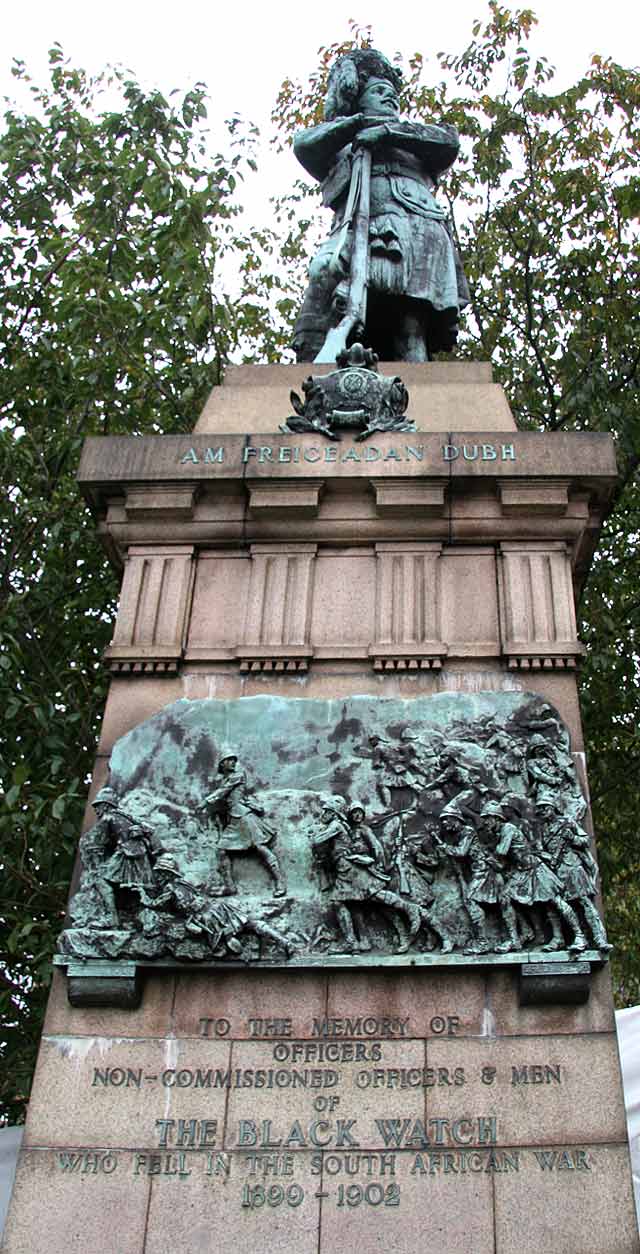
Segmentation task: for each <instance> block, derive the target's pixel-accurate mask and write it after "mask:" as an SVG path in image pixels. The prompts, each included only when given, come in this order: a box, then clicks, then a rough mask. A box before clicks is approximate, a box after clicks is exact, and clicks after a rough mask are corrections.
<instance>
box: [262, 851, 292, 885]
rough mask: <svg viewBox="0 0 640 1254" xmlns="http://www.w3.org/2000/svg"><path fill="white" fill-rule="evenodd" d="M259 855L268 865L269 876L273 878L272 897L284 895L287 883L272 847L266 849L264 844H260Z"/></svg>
mask: <svg viewBox="0 0 640 1254" xmlns="http://www.w3.org/2000/svg"><path fill="white" fill-rule="evenodd" d="M260 857H261V858H262V861H263V862H265V863H266V865H267V866H268V868H269V871H270V872H271V876H272V878H273V879H274V880H275V885H276V886H275V888H274V890H273V895H274V897H284V896H285V894H286V891H287V884H286V880H285V878H284V875H283V874H282V868H281V866H280V863H279V862H278V859H277V857H276V855H275V853H274V852H273V850H272V849H268V848H267V846H266V845H261V846H260Z"/></svg>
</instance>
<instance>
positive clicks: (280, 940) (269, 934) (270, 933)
mask: <svg viewBox="0 0 640 1254" xmlns="http://www.w3.org/2000/svg"><path fill="white" fill-rule="evenodd" d="M252 926H253V930H254V932H257V933H258V936H266V938H267V940H271V941H274V943H275V944H276V945H279V946H280V949H284V952H285V954H286V956H287V958H290V957H291V955H292V954H293V945H292V944H291V941H288V940H287V938H286V936H281V934H280V932H276V930H275V928H274V927H269V924H268V923H263V922H262V920H260V921H257V920H254V922H253V924H252Z"/></svg>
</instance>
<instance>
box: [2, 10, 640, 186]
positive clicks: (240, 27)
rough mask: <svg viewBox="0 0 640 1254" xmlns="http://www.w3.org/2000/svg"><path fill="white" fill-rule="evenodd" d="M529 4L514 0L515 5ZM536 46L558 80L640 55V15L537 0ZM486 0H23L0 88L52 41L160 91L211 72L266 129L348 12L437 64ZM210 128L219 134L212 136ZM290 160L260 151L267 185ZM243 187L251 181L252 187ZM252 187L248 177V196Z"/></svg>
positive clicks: (382, 41) (288, 171) (378, 38)
mask: <svg viewBox="0 0 640 1254" xmlns="http://www.w3.org/2000/svg"><path fill="white" fill-rule="evenodd" d="M516 7H524V6H523V5H520V6H516V5H515V4H513V5H512V8H516ZM531 7H532V8H533V9H534V11H535V12H536V13H537V15H538V19H539V24H538V28H537V31H536V34H535V36H534V41H533V42H534V47H535V49H536V51H538V52H541V53H543V54H544V55H545V56H547V57H548V59H549V60H550V61H551V62H552V64H554V65H556V66H557V68H558V80H557V85H558V86H559V87H562V86H563V85H567V84H568V83H570V82H572V81H574V80H575V79H576V78H577V77H578V76H579V75H580V74H581V73H582V72H583V71H584V70H585V69H586V68H587V66H588V63H589V59H590V57H591V55H592V54H593V53H594V52H598V53H600V54H602V55H610V56H612V57H614V58H615V59H616V60H618V61H621V62H622V63H623V64H625V65H632V64H636V65H637V64H638V62H639V61H640V47H639V40H638V36H639V34H640V18H639V17H638V9H637V8H636V6H635V4H633V3H632V0H604V3H603V0H597V2H596V0H537V2H534V3H532V4H531ZM487 14H488V6H487V3H486V0H448V3H444V4H443V3H441V4H439V5H433V4H430V5H429V4H425V3H420V4H418V3H415V0H414V3H413V4H410V5H409V4H405V5H404V6H402V5H399V4H393V3H391V2H390V0H344V3H339V2H338V0H319V2H318V3H317V4H315V5H314V4H309V3H308V2H307V3H301V2H300V0H298V3H294V0H272V3H271V4H269V3H265V2H264V0H262V3H259V4H256V3H255V2H252V0H249V3H247V0H244V2H243V0H235V2H234V0H217V2H216V0H209V2H208V3H203V0H177V2H172V3H167V0H155V2H154V3H151V2H150V0H110V2H109V3H106V4H105V3H103V4H100V5H96V4H93V5H90V4H88V3H87V0H57V3H52V2H51V0H46V2H45V0H28V2H24V0H23V3H21V4H20V3H15V2H14V3H13V4H11V5H7V6H4V8H3V16H2V34H3V40H2V44H3V52H2V53H0V95H6V94H11V93H12V92H13V91H14V90H15V83H14V80H13V79H12V77H11V73H10V66H11V60H12V58H13V57H19V58H21V59H22V60H24V61H26V62H27V65H28V66H29V67H30V69H31V70H32V72H33V74H34V76H35V77H36V81H38V80H40V81H42V80H43V77H44V71H45V68H46V63H47V49H48V48H49V47H50V45H51V44H52V43H53V42H54V41H55V40H57V41H58V42H59V43H61V44H62V46H63V48H64V51H65V53H66V55H67V56H68V57H70V58H71V60H72V61H73V63H74V64H76V65H78V66H82V67H83V68H85V69H87V70H89V71H90V72H96V71H98V70H100V69H102V68H103V67H104V66H105V65H106V64H107V63H114V62H118V63H121V64H124V65H125V66H126V67H127V68H128V69H130V70H132V71H133V72H134V73H135V74H136V76H137V77H138V78H139V79H140V80H141V81H142V83H143V85H144V86H146V87H151V86H157V87H160V88H161V89H162V90H163V91H164V92H165V93H166V92H168V91H170V90H171V89H172V88H174V87H189V86H191V85H192V84H193V83H194V82H195V81H197V80H201V81H203V82H204V83H206V85H207V87H208V89H209V92H210V95H211V98H212V104H211V109H210V118H211V122H212V126H213V129H214V132H215V123H216V120H218V119H219V120H222V119H224V118H225V117H228V116H229V115H230V114H232V113H241V114H242V115H243V116H244V117H246V118H248V119H250V120H251V121H253V122H256V123H257V124H258V125H259V126H260V128H261V130H262V132H263V134H265V135H266V133H267V132H268V130H269V113H270V110H271V108H272V106H273V103H274V101H275V97H276V93H277V91H278V88H279V86H280V83H281V82H282V80H283V79H284V78H285V77H286V76H290V77H304V76H306V75H307V74H308V73H309V72H310V71H311V69H312V68H313V67H314V66H315V65H316V63H317V53H318V48H319V47H320V46H321V45H324V44H330V43H333V42H335V41H336V40H341V39H344V38H345V37H346V36H347V34H348V19H349V18H353V19H354V20H355V21H357V22H359V23H360V24H362V25H364V24H367V23H370V24H371V25H372V27H373V35H374V40H375V43H376V45H377V47H378V48H380V49H381V50H382V51H383V52H385V53H386V54H387V55H388V56H393V54H394V53H395V52H401V53H402V54H404V55H405V56H408V55H410V54H411V53H412V52H414V51H416V50H420V51H421V52H422V53H423V56H424V58H425V64H426V71H427V74H428V71H429V66H430V65H432V66H433V69H434V76H435V74H436V72H437V68H438V67H437V63H436V59H435V56H436V53H437V52H439V51H447V52H449V51H451V52H455V51H460V50H462V48H463V47H465V46H466V43H467V42H468V41H469V39H470V37H471V25H472V22H473V20H474V18H476V17H481V18H486V17H487ZM214 138H215V137H214ZM293 170H294V164H293V160H292V161H291V164H290V163H289V162H288V161H287V159H286V158H284V157H280V158H275V157H274V158H273V159H269V160H268V161H266V162H265V161H264V159H263V160H262V161H261V171H262V179H263V190H264V191H266V190H267V185H268V188H269V190H270V191H272V190H278V191H282V190H284V184H286V183H287V182H289V181H290V178H291V176H292V174H293ZM278 184H280V186H278ZM247 190H248V189H247ZM257 190H258V189H257V188H251V190H250V193H249V199H250V200H253V199H254V197H255V196H256V193H257Z"/></svg>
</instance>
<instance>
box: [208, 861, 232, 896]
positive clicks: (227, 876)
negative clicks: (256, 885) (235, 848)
mask: <svg viewBox="0 0 640 1254" xmlns="http://www.w3.org/2000/svg"><path fill="white" fill-rule="evenodd" d="M218 871H219V872H220V878H221V880H222V887H221V888H214V889H213V894H212V895H213V896H214V897H230V896H233V894H234V893H235V892H236V891H237V886H236V882H235V880H234V878H233V872H232V870H231V859H230V857H229V855H228V854H227V853H219V854H218Z"/></svg>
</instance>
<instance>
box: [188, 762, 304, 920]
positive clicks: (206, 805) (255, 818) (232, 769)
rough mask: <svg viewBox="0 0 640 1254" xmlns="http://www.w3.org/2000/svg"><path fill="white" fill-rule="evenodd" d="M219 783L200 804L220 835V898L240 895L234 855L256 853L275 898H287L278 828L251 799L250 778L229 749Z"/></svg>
mask: <svg viewBox="0 0 640 1254" xmlns="http://www.w3.org/2000/svg"><path fill="white" fill-rule="evenodd" d="M218 776H219V779H218V783H217V785H216V787H215V788H214V789H213V790H212V792H210V793H208V794H207V796H206V797H205V798H204V800H203V801H202V802H201V803H200V807H199V808H200V809H201V810H204V811H205V812H206V813H207V814H209V815H210V817H211V818H212V819H213V821H214V826H215V830H216V835H217V852H218V867H219V870H220V875H221V878H222V886H221V887H220V888H219V889H218V890H217V892H218V894H219V895H224V894H233V893H236V892H237V891H238V889H237V885H236V882H235V879H234V875H233V868H232V855H233V854H236V853H248V852H253V853H255V854H257V856H258V858H259V859H260V861H261V862H263V863H264V864H265V866H266V868H267V870H268V872H269V874H270V876H271V878H272V879H273V881H274V890H273V895H274V897H284V895H285V893H286V883H285V879H284V875H283V873H282V867H281V866H280V860H279V858H278V855H277V853H276V852H275V850H274V848H273V845H274V843H275V837H276V831H275V828H274V827H273V826H272V825H271V824H270V823H269V822H267V820H266V819H265V818H264V810H263V808H262V806H260V805H259V804H258V803H257V801H256V800H255V798H254V797H253V795H252V792H251V789H250V788H249V785H248V783H247V775H246V772H245V771H244V770H242V768H241V767H239V766H238V755H237V754H236V753H234V752H233V751H232V750H227V749H226V748H225V749H223V750H222V756H221V757H220V758H219V759H218Z"/></svg>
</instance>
